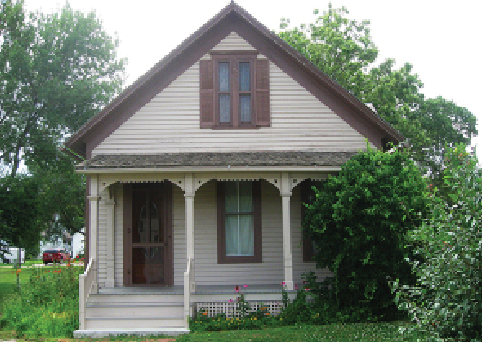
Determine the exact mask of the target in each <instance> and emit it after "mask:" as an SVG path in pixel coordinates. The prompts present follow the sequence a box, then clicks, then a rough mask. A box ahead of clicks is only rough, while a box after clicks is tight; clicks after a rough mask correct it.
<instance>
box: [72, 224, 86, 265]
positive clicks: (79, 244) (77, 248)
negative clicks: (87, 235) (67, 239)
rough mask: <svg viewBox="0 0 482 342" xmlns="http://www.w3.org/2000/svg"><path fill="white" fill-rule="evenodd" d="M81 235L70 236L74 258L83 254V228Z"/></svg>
mask: <svg viewBox="0 0 482 342" xmlns="http://www.w3.org/2000/svg"><path fill="white" fill-rule="evenodd" d="M80 231H81V233H75V234H74V235H73V236H72V257H73V258H75V257H76V256H77V255H79V254H84V234H83V233H84V228H82V229H81V230H80Z"/></svg>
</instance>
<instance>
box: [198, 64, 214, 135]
mask: <svg viewBox="0 0 482 342" xmlns="http://www.w3.org/2000/svg"><path fill="white" fill-rule="evenodd" d="M199 70H200V71H199V74H200V89H201V94H200V111H201V118H200V120H201V128H210V127H213V126H214V124H215V120H214V74H213V61H211V60H209V61H208V60H202V61H200V63H199Z"/></svg>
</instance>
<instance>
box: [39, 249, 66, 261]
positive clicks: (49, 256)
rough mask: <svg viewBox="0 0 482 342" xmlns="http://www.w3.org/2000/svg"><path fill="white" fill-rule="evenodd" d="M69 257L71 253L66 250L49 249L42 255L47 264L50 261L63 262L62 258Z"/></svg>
mask: <svg viewBox="0 0 482 342" xmlns="http://www.w3.org/2000/svg"><path fill="white" fill-rule="evenodd" d="M68 258H69V253H67V252H66V251H64V250H47V251H44V254H43V256H42V259H43V262H44V264H45V265H47V264H48V263H49V262H51V263H54V262H62V260H67V259H68Z"/></svg>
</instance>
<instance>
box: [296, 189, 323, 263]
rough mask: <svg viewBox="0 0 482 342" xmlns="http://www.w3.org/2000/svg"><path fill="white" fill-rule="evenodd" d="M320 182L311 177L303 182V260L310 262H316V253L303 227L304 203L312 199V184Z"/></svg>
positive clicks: (303, 216)
mask: <svg viewBox="0 0 482 342" xmlns="http://www.w3.org/2000/svg"><path fill="white" fill-rule="evenodd" d="M317 183H318V184H319V182H316V181H312V180H311V179H307V180H305V181H304V182H303V183H301V189H300V190H301V194H300V196H301V235H302V239H303V262H310V263H314V262H315V260H313V257H314V255H315V254H314V253H313V250H312V247H311V239H310V236H309V235H308V234H307V233H306V231H305V228H304V227H303V220H304V219H305V214H306V207H305V205H304V203H308V202H309V199H310V196H309V195H310V192H311V191H313V190H312V189H311V187H312V186H317Z"/></svg>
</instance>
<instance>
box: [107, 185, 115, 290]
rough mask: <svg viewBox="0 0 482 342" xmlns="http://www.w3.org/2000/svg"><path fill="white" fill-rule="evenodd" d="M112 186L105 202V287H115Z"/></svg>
mask: <svg viewBox="0 0 482 342" xmlns="http://www.w3.org/2000/svg"><path fill="white" fill-rule="evenodd" d="M112 186H113V185H111V187H109V194H110V196H109V199H108V200H107V201H105V206H106V208H107V251H106V252H107V258H106V261H107V275H106V276H107V277H106V280H105V287H114V286H115V264H114V260H115V257H114V253H115V252H114V251H115V234H114V231H115V198H114V196H113V194H112V193H113V189H112Z"/></svg>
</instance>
